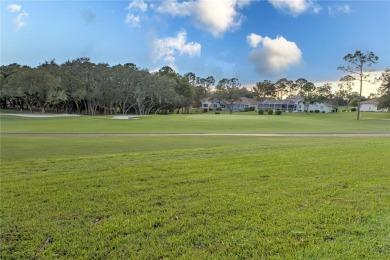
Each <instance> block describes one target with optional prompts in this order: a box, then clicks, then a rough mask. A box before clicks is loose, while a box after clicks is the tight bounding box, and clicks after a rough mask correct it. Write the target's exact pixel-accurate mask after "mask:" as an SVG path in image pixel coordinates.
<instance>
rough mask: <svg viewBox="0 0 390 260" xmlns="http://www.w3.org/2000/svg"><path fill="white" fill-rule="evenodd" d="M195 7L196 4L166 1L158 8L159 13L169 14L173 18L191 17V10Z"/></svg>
mask: <svg viewBox="0 0 390 260" xmlns="http://www.w3.org/2000/svg"><path fill="white" fill-rule="evenodd" d="M194 7H195V2H193V1H188V2H181V3H179V2H177V1H176V0H167V1H164V2H163V3H162V4H161V5H159V6H158V7H157V8H156V11H157V12H159V13H167V14H170V15H173V16H190V15H191V10H192V9H193V8H194Z"/></svg>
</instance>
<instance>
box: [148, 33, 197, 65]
mask: <svg viewBox="0 0 390 260" xmlns="http://www.w3.org/2000/svg"><path fill="white" fill-rule="evenodd" d="M186 38H187V34H186V32H184V31H182V32H179V33H178V34H177V36H176V37H167V38H162V39H155V40H154V41H153V56H154V62H155V63H156V62H157V61H159V60H163V61H165V62H166V63H168V65H169V66H170V67H172V68H176V66H175V61H176V57H175V55H176V54H179V55H183V54H187V55H189V56H199V55H200V53H201V45H200V44H199V43H197V42H189V43H186ZM176 71H177V70H176Z"/></svg>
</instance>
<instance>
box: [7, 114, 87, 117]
mask: <svg viewBox="0 0 390 260" xmlns="http://www.w3.org/2000/svg"><path fill="white" fill-rule="evenodd" d="M1 115H3V116H20V117H77V116H80V115H78V114H1Z"/></svg>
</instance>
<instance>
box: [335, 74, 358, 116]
mask: <svg viewBox="0 0 390 260" xmlns="http://www.w3.org/2000/svg"><path fill="white" fill-rule="evenodd" d="M354 80H355V78H354V77H353V76H351V75H346V76H344V77H342V78H341V79H340V83H339V88H340V90H344V91H345V99H346V103H347V111H349V99H350V93H351V91H352V87H353V86H354V85H355V83H353V81H354Z"/></svg>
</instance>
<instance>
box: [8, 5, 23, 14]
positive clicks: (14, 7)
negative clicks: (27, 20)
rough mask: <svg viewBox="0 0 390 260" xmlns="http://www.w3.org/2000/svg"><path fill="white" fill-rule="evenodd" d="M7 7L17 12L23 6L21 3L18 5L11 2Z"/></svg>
mask: <svg viewBox="0 0 390 260" xmlns="http://www.w3.org/2000/svg"><path fill="white" fill-rule="evenodd" d="M7 9H8V11H10V12H11V13H15V12H19V11H20V10H21V9H22V6H21V5H17V4H9V5H8V6H7Z"/></svg>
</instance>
